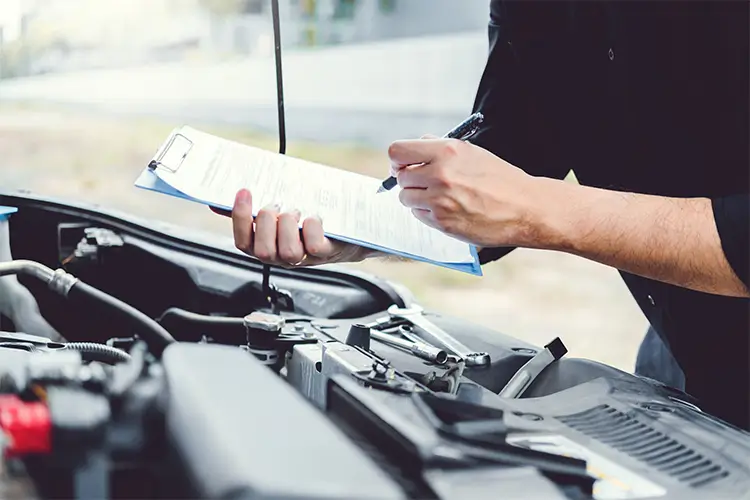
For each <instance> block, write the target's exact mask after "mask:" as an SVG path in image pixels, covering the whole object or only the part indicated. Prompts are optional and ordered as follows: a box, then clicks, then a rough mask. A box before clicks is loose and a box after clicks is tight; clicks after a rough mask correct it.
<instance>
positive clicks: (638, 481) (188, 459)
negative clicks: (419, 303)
mask: <svg viewBox="0 0 750 500" xmlns="http://www.w3.org/2000/svg"><path fill="white" fill-rule="evenodd" d="M26 214H33V210H31V209H29V210H27V211H26ZM26 217H31V215H26ZM48 218H49V215H48V214H47V217H46V218H45V219H44V221H45V222H44V224H48V225H49V227H50V228H52V229H53V232H54V234H55V235H56V237H55V244H54V245H53V246H54V247H55V249H56V252H53V253H54V254H55V255H54V257H53V258H47V259H46V260H45V258H44V257H45V256H47V255H49V252H48V251H47V250H46V248H47V246H48V245H47V244H46V243H45V242H48V241H49V240H44V239H43V238H42V239H39V238H35V239H33V240H32V239H31V238H27V239H26V240H24V239H23V238H19V239H20V241H17V242H16V245H14V252H15V248H18V249H19V251H20V252H21V253H22V254H23V255H24V257H25V258H24V259H18V260H14V259H13V256H12V254H11V246H10V243H9V240H10V235H11V232H9V228H8V221H7V219H6V220H3V221H0V257H1V259H0V260H2V262H0V318H1V319H2V329H3V330H5V331H0V431H1V432H0V438H2V439H1V441H0V443H1V444H0V447H1V448H2V460H0V465H1V466H2V467H1V470H0V474H1V475H0V497H2V498H8V499H11V498H40V499H41V498H81V499H83V498H97V499H100V498H101V499H104V498H231V499H270V498H274V499H279V498H309V499H324V498H325V499H332V498H341V499H344V498H346V499H353V498H373V499H374V498H377V499H388V498H497V497H498V495H502V496H503V498H518V499H524V500H528V499H534V498H544V499H569V498H575V499H581V498H589V499H597V500H598V499H602V500H604V499H613V500H615V499H636V498H643V499H646V498H648V499H652V498H663V499H672V498H674V499H677V498H679V499H688V500H689V499H692V498H695V499H698V498H701V499H703V498H712V499H718V498H732V499H737V498H750V435H748V433H746V432H744V431H741V430H739V429H736V428H733V427H732V426H730V425H728V424H726V423H724V422H722V421H720V420H719V419H716V418H715V417H712V416H711V415H708V414H705V413H703V412H702V411H701V410H700V408H699V406H698V405H697V402H696V401H694V400H692V399H691V398H690V397H689V396H688V395H687V394H684V393H681V392H680V391H677V390H674V389H671V388H669V387H665V386H663V385H661V384H658V383H656V382H654V381H650V380H646V379H642V378H639V377H636V376H633V375H631V374H627V373H623V372H620V371H618V370H615V369H614V368H611V367H608V366H605V365H602V364H599V363H595V362H593V361H588V360H580V359H571V358H569V357H567V356H566V355H567V352H566V349H565V346H564V345H563V344H562V342H561V341H560V339H555V338H552V339H551V340H550V343H549V344H548V345H546V346H544V347H542V348H539V347H536V346H531V345H528V344H525V343H523V342H521V341H519V340H517V339H513V338H511V337H507V336H504V335H502V334H501V333H499V332H494V331H490V330H487V329H482V328H480V327H477V326H474V325H470V324H467V323H466V322H464V321H459V320H457V319H452V318H448V317H442V316H440V315H438V314H431V315H430V316H429V318H430V321H432V322H433V323H434V324H435V325H436V326H437V327H439V329H440V331H442V332H444V333H445V334H446V335H449V336H451V337H455V339H456V341H457V342H459V343H460V344H465V345H466V346H469V348H471V349H472V350H475V351H476V352H477V353H481V354H482V356H481V359H479V358H474V359H469V358H468V357H466V356H458V355H456V350H457V349H460V346H459V347H458V348H456V349H450V348H447V347H445V346H443V345H440V344H439V343H436V342H429V341H423V340H424V339H425V337H426V334H427V333H428V332H425V331H421V330H420V327H419V325H418V324H414V323H410V322H409V321H407V320H406V319H405V317H404V316H403V315H399V314H394V313H393V311H394V309H393V308H394V307H395V310H406V309H407V308H408V307H410V306H412V304H409V303H407V302H406V301H402V299H400V298H398V299H397V300H395V299H393V297H391V296H386V297H385V298H383V297H384V296H383V295H382V294H381V295H377V293H381V292H379V291H378V292H373V291H372V288H374V287H373V284H372V283H371V282H368V283H367V284H361V283H360V284H361V288H360V289H362V290H366V291H367V295H366V297H368V298H367V300H365V299H361V297H363V296H365V295H364V292H363V293H360V292H358V291H357V290H356V289H355V288H356V287H353V286H352V287H350V289H352V290H355V291H354V292H352V293H350V294H347V287H346V283H345V282H343V281H341V280H339V281H336V280H334V279H332V278H331V276H335V274H333V273H332V274H325V275H315V276H313V277H312V278H309V277H308V278H299V280H301V281H302V280H303V279H308V281H309V282H308V283H306V284H304V286H303V287H302V288H301V289H299V290H294V289H293V286H290V288H292V290H291V291H284V290H282V289H276V290H275V292H274V293H275V295H274V297H275V300H273V301H266V300H265V299H267V298H268V297H269V295H268V294H264V295H263V300H259V299H257V297H256V296H255V295H253V290H259V288H253V287H252V286H251V287H250V288H248V286H247V285H246V283H247V282H248V280H249V278H247V276H253V275H258V273H257V272H256V271H253V270H247V269H244V268H243V267H242V265H241V264H240V263H235V262H234V261H230V260H226V261H223V262H219V261H218V260H216V261H212V260H211V259H210V258H209V257H200V256H196V255H195V254H196V253H197V252H195V251H194V248H192V249H185V250H181V251H175V250H169V251H168V250H167V248H168V246H167V245H166V244H163V243H162V244H158V242H157V241H155V240H151V241H148V240H147V239H146V238H145V237H144V236H143V235H140V236H138V235H136V236H133V233H132V232H131V233H130V234H129V233H128V231H125V230H123V229H120V230H117V231H115V229H114V225H112V226H109V227H105V228H102V227H97V226H92V225H91V223H82V222H81V221H73V222H71V221H69V220H62V219H54V218H52V220H51V221H48ZM30 220H32V219H23V216H22V217H19V218H18V219H17V221H16V223H17V224H18V225H17V226H14V231H20V229H18V228H19V227H22V226H21V224H23V223H24V222H26V223H28V222H30ZM44 224H41V225H44ZM26 227H30V226H26ZM34 227H35V228H38V227H39V225H35V226H34ZM49 233H50V231H47V233H45V234H49ZM14 234H15V233H14ZM70 235H73V236H70ZM14 238H15V237H14ZM191 252H192V253H191ZM191 259H192V260H191ZM55 261H59V262H62V263H63V264H62V265H61V266H59V268H57V269H53V267H51V266H48V265H47V264H49V263H51V262H55ZM142 269H147V271H140V270H142ZM177 270H179V271H177ZM243 273H244V274H243ZM166 276H168V277H169V279H168V280H167V279H166V278H165V277H166ZM84 277H85V278H84ZM313 278H314V279H313ZM326 280H328V281H326ZM280 282H284V281H283V280H282V281H280ZM133 283H137V284H138V287H133V286H130V285H131V284H133ZM286 283H289V284H291V285H293V282H292V281H291V280H288V281H286ZM191 287H192V288H191ZM248 290H250V291H248ZM126 299H127V300H126ZM381 299H382V300H381ZM379 300H380V301H381V302H378V301H379ZM398 301H401V302H400V303H397V302H398ZM389 305H391V307H390V308H389V307H388V306H389ZM102 332H107V333H106V334H103V333H102ZM420 339H421V340H420Z"/></svg>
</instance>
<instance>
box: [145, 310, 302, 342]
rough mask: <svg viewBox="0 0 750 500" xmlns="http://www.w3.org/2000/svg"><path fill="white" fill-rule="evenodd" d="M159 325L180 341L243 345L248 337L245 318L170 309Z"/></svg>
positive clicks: (299, 319)
mask: <svg viewBox="0 0 750 500" xmlns="http://www.w3.org/2000/svg"><path fill="white" fill-rule="evenodd" d="M284 320H285V321H286V322H287V323H296V322H310V321H313V320H314V318H310V317H307V316H290V317H284ZM157 321H158V322H159V324H161V325H162V326H163V327H164V328H166V329H167V330H169V331H171V332H180V339H190V340H200V339H201V337H202V336H203V335H208V336H209V337H211V338H213V340H214V341H216V342H227V343H232V344H236V343H243V342H244V341H245V337H246V330H245V323H244V319H243V318H238V317H231V316H208V315H205V314H199V313H194V312H191V311H186V310H185V309H181V308H179V307H170V308H169V309H167V310H166V311H164V312H163V313H162V315H161V316H160V317H159V318H158V319H157Z"/></svg>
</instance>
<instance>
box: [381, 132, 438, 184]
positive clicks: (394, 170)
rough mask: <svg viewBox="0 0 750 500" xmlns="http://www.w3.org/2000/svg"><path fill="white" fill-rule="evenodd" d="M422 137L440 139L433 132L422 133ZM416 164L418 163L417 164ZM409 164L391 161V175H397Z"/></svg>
mask: <svg viewBox="0 0 750 500" xmlns="http://www.w3.org/2000/svg"><path fill="white" fill-rule="evenodd" d="M420 139H440V137H438V136H436V135H433V134H424V135H422V137H420ZM415 165H418V164H415ZM407 166H409V165H405V164H399V163H395V162H393V161H392V162H391V176H393V177H396V175H397V174H398V172H399V171H400V170H401V169H403V168H405V167H407Z"/></svg>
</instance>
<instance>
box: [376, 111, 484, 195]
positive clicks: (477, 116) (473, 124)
mask: <svg viewBox="0 0 750 500" xmlns="http://www.w3.org/2000/svg"><path fill="white" fill-rule="evenodd" d="M483 121H484V116H483V115H482V113H474V114H473V115H471V116H470V117H468V118H467V119H466V120H464V121H462V122H461V123H459V124H458V125H456V126H455V127H453V129H451V130H450V132H448V133H447V134H445V135H444V136H443V137H444V138H446V139H458V140H461V141H465V140H466V139H468V138H469V137H471V136H472V135H474V134H475V133H476V132H477V130H479V125H481V124H482V122H483ZM396 184H398V181H397V180H396V178H395V177H393V176H391V177H388V178H387V179H386V180H384V181H383V182H382V183H381V184H380V187H379V188H378V193H382V192H385V191H390V190H391V189H393V188H394V187H396Z"/></svg>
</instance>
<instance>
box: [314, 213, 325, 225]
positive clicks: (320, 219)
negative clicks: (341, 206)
mask: <svg viewBox="0 0 750 500" xmlns="http://www.w3.org/2000/svg"><path fill="white" fill-rule="evenodd" d="M312 218H313V219H315V220H317V221H318V222H320V223H321V224H323V217H321V216H320V215H318V214H315V215H313V216H312Z"/></svg>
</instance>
